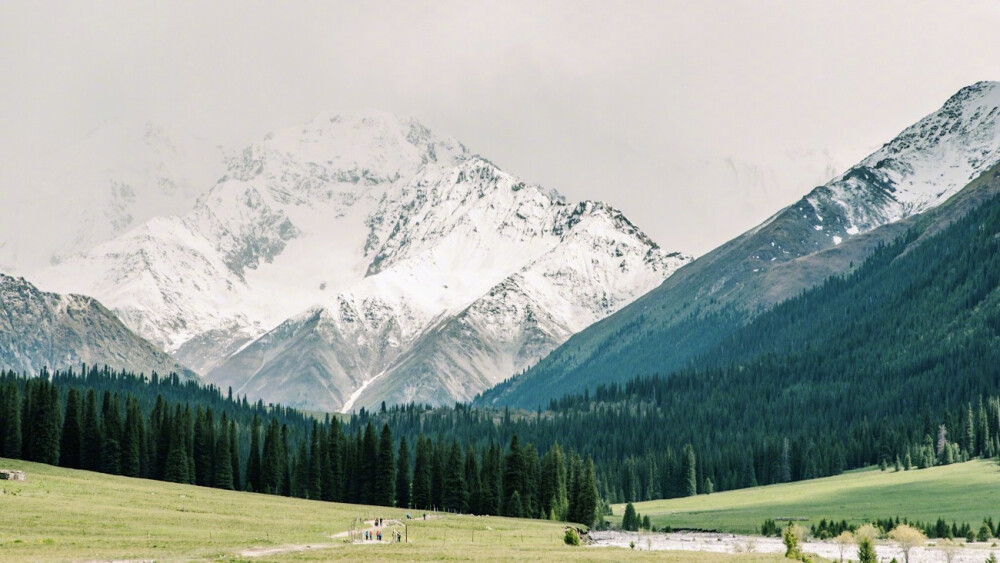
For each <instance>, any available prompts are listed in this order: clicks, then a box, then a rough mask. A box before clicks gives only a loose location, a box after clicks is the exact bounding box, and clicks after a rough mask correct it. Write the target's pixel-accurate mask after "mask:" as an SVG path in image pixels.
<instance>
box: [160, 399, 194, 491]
mask: <svg viewBox="0 0 1000 563" xmlns="http://www.w3.org/2000/svg"><path fill="white" fill-rule="evenodd" d="M184 418H185V417H184V414H183V412H182V411H181V408H180V405H178V406H177V408H176V409H175V410H174V415H173V417H172V425H171V428H170V446H169V449H168V451H167V466H166V467H165V468H164V471H163V479H164V480H165V481H170V482H172V483H187V482H188V477H189V471H190V468H189V467H188V461H189V460H188V454H187V438H186V436H185V431H184V430H185V426H186V422H185V420H184Z"/></svg>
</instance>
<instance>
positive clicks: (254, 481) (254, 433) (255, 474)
mask: <svg viewBox="0 0 1000 563" xmlns="http://www.w3.org/2000/svg"><path fill="white" fill-rule="evenodd" d="M247 455H248V457H247V483H246V489H247V490H248V491H255V492H261V491H262V490H263V489H262V488H261V481H260V473H261V467H260V465H261V459H260V419H259V418H257V414H256V413H255V414H254V415H253V420H252V421H251V422H250V452H249V454H247Z"/></svg>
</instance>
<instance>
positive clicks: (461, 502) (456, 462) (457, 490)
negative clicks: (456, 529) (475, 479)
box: [441, 441, 469, 512]
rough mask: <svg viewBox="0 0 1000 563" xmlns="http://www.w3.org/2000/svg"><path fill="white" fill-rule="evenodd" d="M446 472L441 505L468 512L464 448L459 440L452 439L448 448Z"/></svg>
mask: <svg viewBox="0 0 1000 563" xmlns="http://www.w3.org/2000/svg"><path fill="white" fill-rule="evenodd" d="M444 472H445V475H444V482H443V484H442V491H441V505H442V506H443V507H444V509H445V510H448V511H453V512H466V511H467V510H468V502H469V499H468V496H469V495H468V492H467V491H466V489H465V464H464V463H463V462H462V450H461V448H459V446H458V442H457V441H452V443H451V447H450V448H449V449H448V458H447V461H446V462H445V466H444Z"/></svg>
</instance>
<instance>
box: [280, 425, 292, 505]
mask: <svg viewBox="0 0 1000 563" xmlns="http://www.w3.org/2000/svg"><path fill="white" fill-rule="evenodd" d="M292 461H293V460H292V450H291V448H289V447H288V425H287V424H282V425H281V451H280V452H279V453H278V463H279V465H280V467H281V475H282V477H281V494H282V495H284V496H286V497H290V496H292Z"/></svg>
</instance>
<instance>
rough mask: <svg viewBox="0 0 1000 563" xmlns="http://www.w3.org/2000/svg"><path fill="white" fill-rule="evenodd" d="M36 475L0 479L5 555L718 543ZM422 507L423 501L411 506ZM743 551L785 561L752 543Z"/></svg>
mask: <svg viewBox="0 0 1000 563" xmlns="http://www.w3.org/2000/svg"><path fill="white" fill-rule="evenodd" d="M0 468H4V469H21V470H24V471H26V472H27V475H28V481H27V482H14V481H0V560H2V561H53V560H55V561H65V560H121V559H129V560H135V559H156V560H185V561H187V560H208V559H224V560H241V559H249V558H251V557H253V558H254V559H253V560H255V561H261V560H265V561H273V560H324V561H326V560H349V561H358V560H366V559H378V560H394V559H400V560H444V559H451V560H466V559H477V560H534V561H554V560H593V561H620V560H622V559H623V558H625V557H628V558H629V559H632V558H636V559H646V558H648V559H654V558H655V559H657V560H661V561H662V560H666V561H716V560H718V554H684V553H678V554H670V553H663V552H658V553H640V552H634V553H633V552H628V551H623V550H619V549H588V548H585V547H575V548H573V547H569V546H566V545H564V544H563V542H562V537H563V534H564V530H565V525H564V524H562V523H556V522H544V521H537V520H517V519H510V518H496V517H477V516H454V515H441V514H437V515H431V516H432V517H431V518H430V519H428V520H426V521H425V520H422V519H420V520H406V519H405V517H406V513H407V511H406V510H401V509H391V508H383V507H373V506H359V505H348V504H335V503H325V502H316V501H308V500H301V499H292V498H283V497H276V496H270V495H258V494H251V493H238V492H231V491H222V490H218V489H208V488H203V487H194V486H190V485H176V484H172V483H164V482H160V481H148V480H143V479H131V478H127V477H116V476H111V475H103V474H100V473H91V472H87V471H76V470H68V469H60V468H56V467H51V466H48V465H41V464H37V463H29V462H24V461H17V460H9V459H0ZM411 513H412V514H413V516H414V517H416V518H421V517H422V514H423V513H418V512H416V511H411ZM373 517H383V518H399V519H400V520H402V521H405V522H407V523H408V530H407V533H408V536H409V543H406V544H389V543H386V544H380V545H374V544H367V545H355V544H350V543H348V542H347V541H346V539H347V538H346V532H347V531H348V530H349V529H350V528H351V525H352V522H353V521H354V520H355V519H357V518H362V519H367V518H373ZM734 559H736V560H739V561H778V560H779V558H777V557H769V556H763V555H750V556H742V557H736V556H734Z"/></svg>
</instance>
